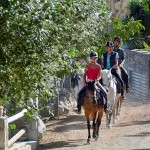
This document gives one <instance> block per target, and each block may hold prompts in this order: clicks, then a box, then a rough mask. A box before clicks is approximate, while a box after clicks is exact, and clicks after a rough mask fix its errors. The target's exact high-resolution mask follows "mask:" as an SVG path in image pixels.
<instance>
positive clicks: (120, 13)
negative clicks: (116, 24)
mask: <svg viewBox="0 0 150 150" xmlns="http://www.w3.org/2000/svg"><path fill="white" fill-rule="evenodd" d="M108 3H109V6H110V9H111V11H112V14H113V16H115V17H119V18H124V17H125V16H126V14H127V13H128V10H127V6H128V0H108Z"/></svg>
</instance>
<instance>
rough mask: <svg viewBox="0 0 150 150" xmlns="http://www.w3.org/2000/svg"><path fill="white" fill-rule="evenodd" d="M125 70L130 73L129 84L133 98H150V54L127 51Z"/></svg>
mask: <svg viewBox="0 0 150 150" xmlns="http://www.w3.org/2000/svg"><path fill="white" fill-rule="evenodd" d="M125 53H126V62H125V68H126V69H127V70H128V73H129V83H130V86H131V88H132V94H133V96H135V97H137V98H138V99H144V100H149V99H150V98H149V97H150V52H147V51H139V50H137V49H135V50H125Z"/></svg>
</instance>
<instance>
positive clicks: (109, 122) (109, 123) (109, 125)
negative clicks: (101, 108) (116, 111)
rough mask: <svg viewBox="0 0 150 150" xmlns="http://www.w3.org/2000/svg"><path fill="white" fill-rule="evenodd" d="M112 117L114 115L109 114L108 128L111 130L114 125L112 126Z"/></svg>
mask: <svg viewBox="0 0 150 150" xmlns="http://www.w3.org/2000/svg"><path fill="white" fill-rule="evenodd" d="M111 117H112V113H110V114H108V126H107V127H108V128H111V127H112V125H111Z"/></svg>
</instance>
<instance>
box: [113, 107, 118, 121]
mask: <svg viewBox="0 0 150 150" xmlns="http://www.w3.org/2000/svg"><path fill="white" fill-rule="evenodd" d="M116 114H117V113H116V108H114V109H113V111H112V116H113V123H114V124H115V123H116Z"/></svg>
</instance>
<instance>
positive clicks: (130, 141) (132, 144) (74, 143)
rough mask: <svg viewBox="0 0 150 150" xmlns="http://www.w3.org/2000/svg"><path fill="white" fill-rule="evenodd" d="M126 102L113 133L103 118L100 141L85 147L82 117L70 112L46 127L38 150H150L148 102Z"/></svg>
mask: <svg viewBox="0 0 150 150" xmlns="http://www.w3.org/2000/svg"><path fill="white" fill-rule="evenodd" d="M127 98H128V100H127V101H126V102H124V103H123V107H122V113H121V116H120V118H119V120H118V121H117V123H116V124H114V125H113V127H112V129H107V128H106V123H105V115H104V116H103V120H102V125H101V129H100V138H99V141H94V139H93V140H92V142H91V144H86V140H87V129H86V121H85V117H84V115H83V114H81V115H77V114H75V113H73V112H72V113H71V114H70V115H69V116H63V117H61V118H60V120H54V121H50V122H47V123H46V126H47V132H46V133H45V135H44V137H43V139H42V140H41V141H40V144H41V146H40V148H39V150H48V149H55V150H82V149H83V150H150V101H139V100H135V99H134V98H131V97H129V96H128V97H127Z"/></svg>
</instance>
